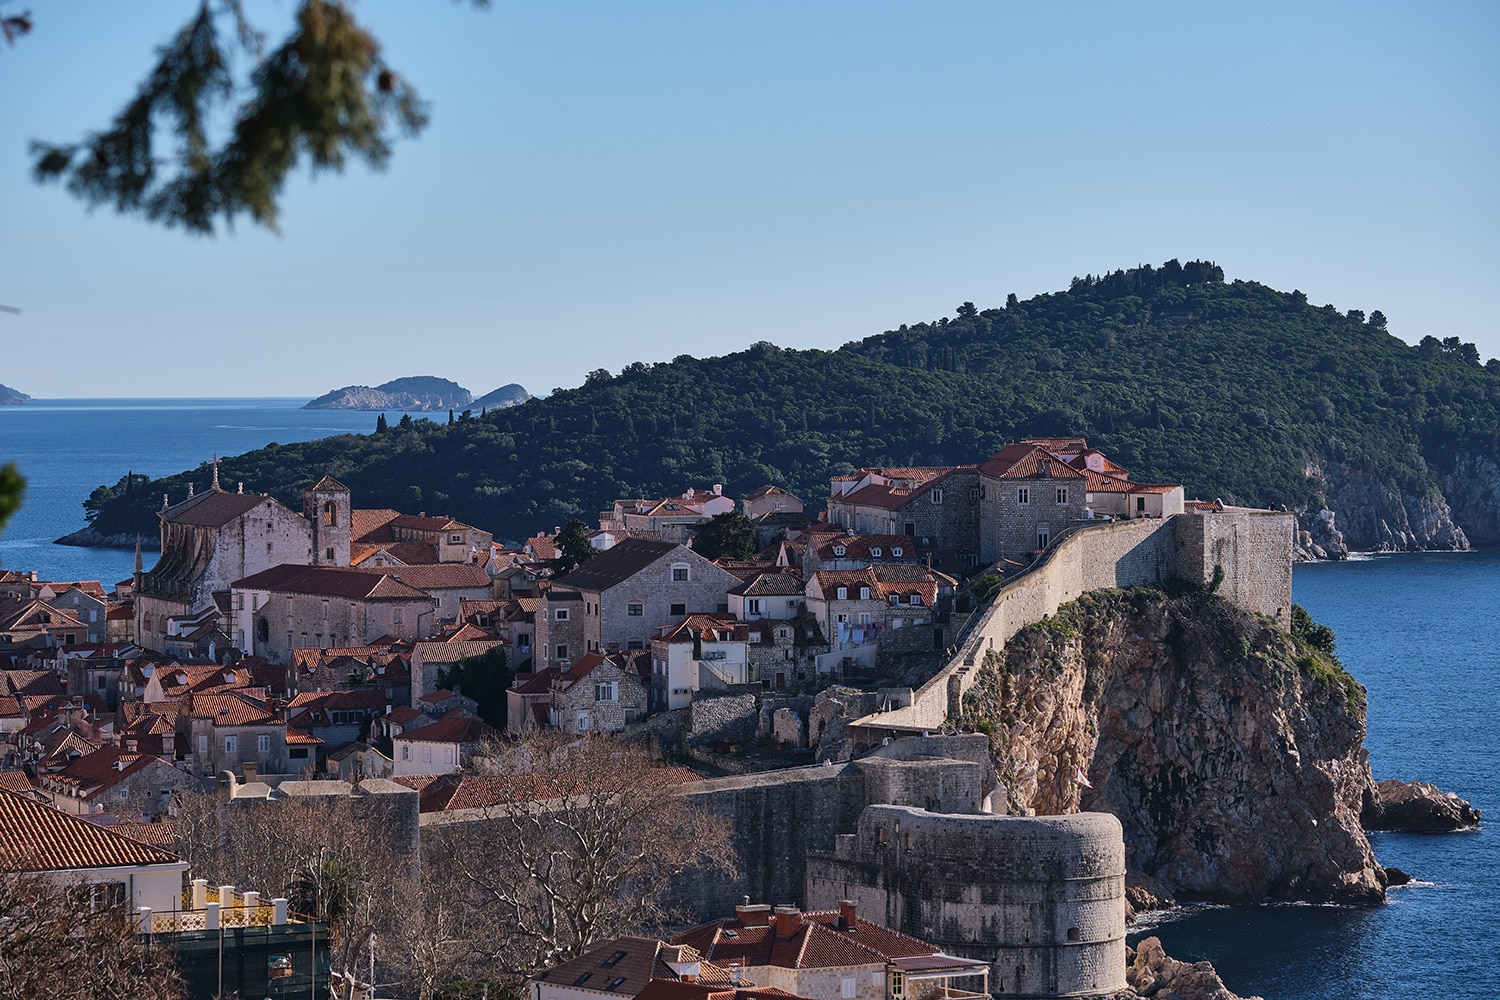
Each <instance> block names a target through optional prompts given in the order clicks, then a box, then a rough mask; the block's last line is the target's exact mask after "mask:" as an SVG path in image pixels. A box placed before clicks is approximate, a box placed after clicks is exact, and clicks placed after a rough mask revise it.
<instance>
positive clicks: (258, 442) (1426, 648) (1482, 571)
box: [0, 399, 1500, 1000]
mask: <svg viewBox="0 0 1500 1000" xmlns="http://www.w3.org/2000/svg"><path fill="white" fill-rule="evenodd" d="M303 402H305V400H302V399H88V400H84V399H73V400H67V399H54V400H47V399H39V400H35V401H33V402H31V403H28V404H25V405H21V406H0V464H3V463H4V462H7V461H15V462H16V463H17V464H18V465H19V467H20V469H21V472H22V474H23V475H24V476H25V477H26V478H27V480H28V484H29V485H28V488H27V494H26V500H25V503H24V504H23V506H22V508H21V510H20V511H19V512H18V513H17V514H16V515H15V516H14V517H13V518H12V519H11V522H10V525H9V526H8V527H7V528H6V529H5V530H4V531H3V532H0V567H4V568H7V569H35V570H37V571H38V572H39V573H40V575H41V576H42V577H43V578H44V579H54V580H100V581H101V582H103V583H104V584H105V585H106V587H107V586H109V585H110V584H112V583H113V582H115V581H117V580H123V579H125V578H126V577H128V576H129V575H130V573H131V570H132V566H133V563H134V553H133V552H131V551H126V550H116V549H84V548H74V547H69V546H61V545H54V544H52V542H53V539H55V538H58V537H60V536H62V535H65V534H67V533H69V532H71V531H75V530H77V529H79V528H81V527H83V526H84V523H85V522H84V518H83V508H82V506H81V504H82V502H83V500H84V499H85V498H86V497H88V495H89V493H90V492H91V491H92V490H93V489H94V487H95V486H98V485H100V484H113V483H114V482H115V481H116V480H118V479H119V478H120V477H121V476H123V475H125V474H126V473H127V472H136V473H146V474H147V475H150V476H153V477H154V476H161V475H166V474H169V473H176V472H180V471H182V470H183V469H188V468H193V467H196V466H197V465H198V464H199V463H201V462H205V461H209V460H211V459H212V457H213V456H214V455H215V454H217V455H234V454H239V453H241V452H244V451H248V450H251V449H253V448H258V447H261V446H263V445H265V444H268V443H270V442H272V441H276V442H279V443H283V444H285V443H290V442H294V441H304V440H310V439H312V438H318V437H324V436H327V435H330V434H340V433H345V432H349V431H355V432H364V431H370V430H373V429H374V427H375V420H376V414H375V413H359V412H352V411H347V410H303V409H300V407H301V405H302V403H303ZM399 418H400V414H399V413H388V414H387V419H388V420H391V421H395V420H397V419H399ZM199 486H200V488H201V487H203V486H207V481H206V478H205V482H204V483H202V484H199ZM245 487H246V489H249V490H255V489H257V488H258V485H257V484H255V483H246V484H245ZM173 499H174V501H175V500H179V499H181V497H174V498H173ZM356 499H357V498H356ZM154 558H155V554H154V553H151V552H148V553H147V554H146V566H147V567H148V568H149V567H150V566H151V564H152V561H153V560H154ZM1292 589H1293V599H1294V600H1295V601H1297V602H1298V603H1299V604H1301V605H1303V606H1304V607H1305V608H1307V610H1308V611H1309V613H1311V615H1312V616H1313V618H1314V619H1316V620H1317V621H1319V622H1321V623H1323V624H1325V625H1328V626H1330V627H1331V628H1332V629H1333V630H1334V632H1335V634H1336V635H1337V636H1338V655H1339V656H1340V658H1341V659H1342V660H1343V662H1344V664H1345V666H1346V667H1347V668H1348V670H1349V671H1350V672H1351V673H1352V674H1353V675H1354V676H1355V677H1356V678H1357V679H1358V680H1359V681H1360V682H1361V683H1362V684H1364V685H1365V688H1366V690H1367V691H1368V693H1369V709H1368V730H1369V731H1368V735H1367V737H1366V740H1365V746H1366V748H1367V749H1368V750H1369V753H1370V767H1371V769H1372V771H1373V772H1374V774H1375V777H1376V778H1377V779H1381V778H1391V777H1394V778H1402V779H1406V780H1411V779H1417V780H1421V781H1427V782H1431V783H1433V784H1436V785H1437V786H1439V787H1440V788H1443V789H1445V790H1448V791H1453V792H1456V793H1457V794H1459V795H1461V796H1463V797H1464V798H1466V799H1468V800H1469V801H1470V802H1472V803H1473V804H1474V805H1476V806H1478V807H1480V808H1481V809H1484V810H1485V811H1486V812H1487V813H1488V814H1490V815H1491V816H1493V817H1494V819H1493V822H1500V811H1496V810H1500V646H1497V644H1496V642H1495V640H1494V626H1495V624H1496V623H1497V621H1500V552H1497V551H1478V552H1455V553H1428V554H1415V555H1384V556H1364V557H1357V558H1354V559H1351V560H1349V561H1347V562H1343V563H1321V564H1311V565H1301V566H1298V567H1296V569H1295V570H1294V572H1293V577H1292ZM1372 841H1373V843H1374V847H1375V854H1376V857H1377V858H1378V859H1379V860H1380V862H1381V863H1382V864H1385V865H1394V866H1395V867H1398V868H1401V869H1403V870H1404V871H1406V872H1408V873H1409V874H1411V875H1412V876H1414V878H1415V881H1413V882H1412V883H1411V884H1410V885H1408V886H1403V887H1401V888H1398V889H1393V890H1392V891H1391V892H1390V894H1389V900H1388V902H1386V903H1385V904H1383V905H1378V906H1312V905H1263V906H1254V907H1225V906H1186V907H1181V908H1179V909H1177V910H1175V911H1170V912H1169V913H1167V914H1154V915H1147V916H1146V917H1145V918H1144V919H1143V920H1142V921H1141V922H1140V923H1138V924H1137V925H1136V926H1135V927H1134V928H1133V929H1132V933H1131V935H1130V940H1131V942H1132V943H1133V942H1134V941H1136V940H1139V939H1140V938H1142V937H1144V936H1146V935H1148V934H1154V935H1156V936H1158V937H1160V938H1161V939H1162V942H1163V944H1164V945H1165V947H1166V950H1167V953H1168V954H1170V955H1172V956H1174V957H1175V958H1179V959H1183V960H1191V961H1197V960H1200V959H1208V960H1209V961H1212V962H1213V963H1214V966H1215V968H1217V969H1218V971H1219V974H1220V975H1221V976H1222V977H1223V979H1224V982H1225V984H1226V985H1227V986H1228V987H1229V988H1230V989H1231V990H1233V991H1234V992H1236V993H1238V994H1240V995H1241V996H1250V995H1259V996H1263V997H1266V998H1267V1000H1325V998H1328V1000H1344V998H1350V1000H1398V998H1399V1000H1406V998H1409V997H1411V996H1418V995H1420V996H1433V997H1465V998H1466V997H1475V998H1480V997H1483V998H1500V838H1497V836H1496V834H1495V832H1494V830H1493V829H1492V828H1490V827H1485V828H1482V829H1480V830H1478V831H1474V832H1466V833H1452V834H1436V835H1417V834H1398V833H1381V834H1375V835H1373V837H1372Z"/></svg>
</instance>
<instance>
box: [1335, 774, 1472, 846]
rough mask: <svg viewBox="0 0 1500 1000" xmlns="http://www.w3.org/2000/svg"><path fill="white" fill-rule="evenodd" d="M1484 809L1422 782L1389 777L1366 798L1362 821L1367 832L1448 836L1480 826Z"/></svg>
mask: <svg viewBox="0 0 1500 1000" xmlns="http://www.w3.org/2000/svg"><path fill="white" fill-rule="evenodd" d="M1479 818H1480V810H1478V809H1475V808H1474V807H1473V806H1471V805H1469V803H1468V802H1465V801H1464V800H1463V799H1461V798H1459V797H1458V796H1457V795H1455V794H1453V793H1452V792H1445V791H1442V790H1441V789H1439V788H1438V787H1437V786H1435V785H1427V784H1423V783H1421V782H1419V781H1398V780H1397V779H1395V778H1387V779H1386V780H1385V781H1382V782H1380V783H1379V784H1378V785H1376V786H1375V787H1374V788H1373V789H1372V790H1371V791H1370V793H1369V794H1368V795H1366V797H1365V803H1364V808H1363V809H1361V811H1360V814H1359V821H1360V823H1362V824H1363V825H1364V828H1365V829H1366V830H1400V831H1403V832H1406V833H1447V832H1450V831H1452V830H1469V829H1473V828H1474V827H1476V826H1478V825H1479Z"/></svg>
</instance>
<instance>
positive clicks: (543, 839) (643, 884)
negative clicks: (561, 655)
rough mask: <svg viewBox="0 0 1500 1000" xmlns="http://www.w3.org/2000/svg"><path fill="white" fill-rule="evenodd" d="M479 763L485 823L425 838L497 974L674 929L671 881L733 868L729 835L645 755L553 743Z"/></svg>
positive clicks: (563, 739)
mask: <svg viewBox="0 0 1500 1000" xmlns="http://www.w3.org/2000/svg"><path fill="white" fill-rule="evenodd" d="M476 759H477V760H479V761H481V765H480V767H481V769H482V770H483V771H486V772H488V773H487V774H486V775H484V776H483V777H482V778H480V779H479V780H480V781H482V782H483V785H482V787H481V789H480V790H479V792H478V794H480V795H481V797H482V799H483V801H485V802H487V803H489V804H488V805H485V806H483V807H481V808H480V813H481V815H482V816H483V817H484V819H485V821H484V822H481V823H474V822H465V823H462V824H459V823H452V824H442V825H434V826H429V827H427V828H426V829H425V830H424V836H425V837H427V838H428V839H429V840H430V841H431V842H432V844H431V847H432V849H433V850H434V853H435V855H440V856H441V857H442V858H443V859H444V863H445V864H446V865H448V866H449V867H450V868H451V869H452V870H453V871H454V872H456V873H457V874H458V875H459V876H461V878H462V880H463V881H464V882H465V883H466V885H467V887H468V900H469V902H470V904H471V905H474V906H477V907H479V909H480V911H481V915H482V917H483V925H484V926H485V927H487V928H489V929H491V930H492V932H493V937H491V938H490V939H488V940H487V941H486V942H485V945H486V956H485V957H486V958H487V960H488V961H489V963H490V964H491V967H492V968H493V969H495V970H496V971H499V972H502V973H508V974H510V975H524V974H527V973H529V972H531V971H533V970H535V969H537V968H541V967H547V966H552V965H556V964H558V963H559V962H564V961H567V960H568V959H571V958H574V957H576V956H578V955H580V954H582V953H583V952H584V951H585V950H586V949H587V948H588V947H589V945H591V944H593V943H594V942H595V941H598V940H600V939H602V938H607V937H610V936H613V935H616V934H620V933H624V932H627V931H634V930H639V929H642V928H647V927H651V926H657V925H662V924H667V923H671V922H673V920H674V918H675V917H676V916H677V914H675V913H674V912H673V911H672V909H671V908H670V905H669V903H668V892H667V890H668V888H669V886H670V885H671V883H672V882H673V880H674V879H676V878H678V877H679V876H682V875H684V874H686V873H688V872H690V871H694V870H699V869H705V868H719V869H726V868H727V869H729V870H731V871H732V870H733V869H734V868H735V863H734V852H733V849H732V847H731V845H730V843H729V829H728V825H727V824H726V823H724V822H723V821H722V820H720V819H719V818H717V817H714V816H711V815H708V814H707V813H704V812H702V811H700V810H697V809H694V808H693V807H692V806H691V805H690V804H689V802H688V800H687V799H685V798H684V797H683V796H681V795H680V794H679V793H678V789H677V788H676V787H675V783H674V782H673V781H671V780H669V779H665V778H664V775H665V774H666V773H667V772H664V771H663V770H662V769H660V768H658V767H656V766H655V765H654V763H653V761H652V760H651V758H650V755H649V754H648V753H647V752H646V751H645V750H644V749H642V748H640V747H638V746H633V745H628V744H624V743H621V742H618V741H616V740H613V739H610V738H608V737H605V736H596V735H591V736H577V735H569V734H562V733H545V734H539V735H535V736H530V737H527V738H525V739H523V740H521V741H520V742H517V743H512V744H496V745H493V746H491V747H490V748H488V750H487V752H485V753H483V754H480V755H477V757H476ZM429 870H431V865H429Z"/></svg>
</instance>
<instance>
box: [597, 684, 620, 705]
mask: <svg viewBox="0 0 1500 1000" xmlns="http://www.w3.org/2000/svg"><path fill="white" fill-rule="evenodd" d="M594 700H595V701H619V700H620V689H619V685H618V684H617V683H616V682H614V681H609V682H608V683H605V684H595V685H594Z"/></svg>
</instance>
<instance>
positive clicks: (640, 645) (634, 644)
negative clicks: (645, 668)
mask: <svg viewBox="0 0 1500 1000" xmlns="http://www.w3.org/2000/svg"><path fill="white" fill-rule="evenodd" d="M625 648H626V649H645V648H646V644H645V643H644V642H642V641H641V640H640V639H631V640H630V641H629V642H627V643H626V644H625Z"/></svg>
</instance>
